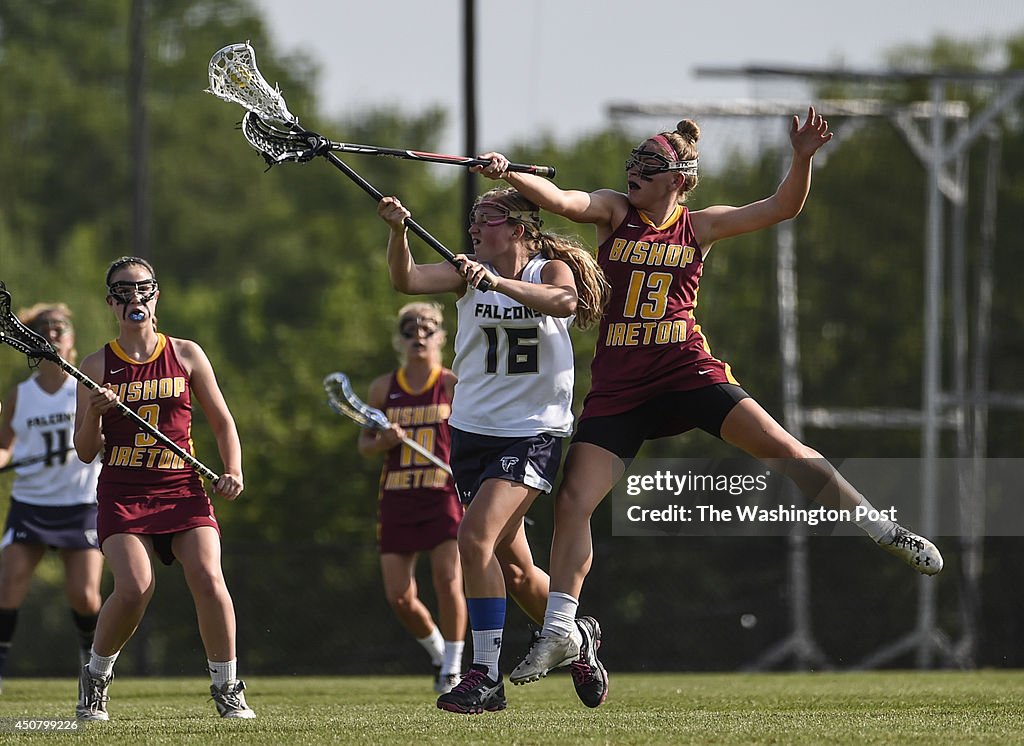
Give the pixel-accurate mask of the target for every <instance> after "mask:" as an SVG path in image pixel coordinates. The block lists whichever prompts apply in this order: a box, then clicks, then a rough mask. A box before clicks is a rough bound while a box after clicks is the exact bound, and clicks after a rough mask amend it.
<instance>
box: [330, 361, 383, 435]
mask: <svg viewBox="0 0 1024 746" xmlns="http://www.w3.org/2000/svg"><path fill="white" fill-rule="evenodd" d="M324 391H326V392H327V403H328V404H329V405H330V406H331V409H333V410H334V411H335V412H337V413H338V414H343V415H345V416H346V417H349V418H350V419H352V420H353V421H354V422H356V423H357V424H358V425H359V426H360V427H366V428H370V429H372V430H387V429H388V428H389V427H391V423H390V422H389V421H388V418H387V417H385V416H384V413H383V412H381V411H380V410H379V409H374V408H373V407H371V406H369V405H368V404H366V403H365V402H364V401H363V400H362V399H360V398H359V397H358V396H356V394H355V392H354V391H353V390H352V384H351V383H350V382H349V380H348V376H346V375H345V374H344V373H331V374H330V375H328V376H327V377H326V378H324Z"/></svg>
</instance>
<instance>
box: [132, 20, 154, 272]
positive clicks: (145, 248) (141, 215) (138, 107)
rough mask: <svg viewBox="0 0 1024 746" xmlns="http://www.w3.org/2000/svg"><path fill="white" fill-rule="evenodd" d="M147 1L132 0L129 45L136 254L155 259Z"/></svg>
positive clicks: (134, 246) (133, 224) (133, 247)
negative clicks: (152, 250)
mask: <svg viewBox="0 0 1024 746" xmlns="http://www.w3.org/2000/svg"><path fill="white" fill-rule="evenodd" d="M145 21H146V0H132V8H131V18H130V20H129V24H130V28H129V39H128V45H129V49H130V54H131V60H132V63H131V66H130V68H129V71H128V106H129V108H130V119H131V152H132V194H131V205H132V235H131V241H132V244H131V245H132V253H134V254H135V255H136V256H141V257H144V258H152V257H151V255H150V247H149V144H148V138H147V126H146V81H145V67H146V39H145V37H146V31H145V29H146V23H145Z"/></svg>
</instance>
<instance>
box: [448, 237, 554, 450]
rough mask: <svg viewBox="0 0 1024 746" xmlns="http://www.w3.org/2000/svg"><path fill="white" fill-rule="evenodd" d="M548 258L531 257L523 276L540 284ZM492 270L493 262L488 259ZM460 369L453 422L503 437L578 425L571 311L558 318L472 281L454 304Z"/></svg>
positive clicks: (457, 369)
mask: <svg viewBox="0 0 1024 746" xmlns="http://www.w3.org/2000/svg"><path fill="white" fill-rule="evenodd" d="M547 262H548V260H547V259H544V258H543V257H540V256H535V257H533V258H532V259H530V261H529V263H527V265H526V267H525V268H524V269H523V272H522V275H521V277H520V279H521V280H522V281H523V282H532V283H536V284H541V283H542V280H541V271H542V270H543V268H544V265H545V264H547ZM486 266H487V267H488V269H489V270H491V271H492V272H493V271H494V268H493V267H490V266H489V265H486ZM455 306H456V308H457V309H458V312H459V328H458V331H457V333H456V335H455V361H454V363H453V364H452V370H453V371H454V372H455V375H456V376H458V379H459V381H458V383H456V384H455V397H454V400H453V401H452V415H451V418H450V419H449V420H448V424H449V425H451V426H452V427H456V428H458V429H459V430H464V431H465V432H469V433H476V434H478V435H489V436H492V437H499V438H521V437H527V436H531V435H538V434H540V433H551V434H552V435H558V436H561V437H564V436H566V435H569V433H570V432H572V389H573V382H574V376H573V354H572V340H571V339H570V338H569V324H570V323H571V322H572V317H568V318H556V317H554V316H548V315H546V314H543V313H541V312H540V311H535V310H533V309H532V308H529V307H527V306H524V305H523V304H522V303H520V302H519V301H517V300H513V299H512V298H510V297H508V296H507V295H504V294H503V293H499V292H495V291H488V292H480V291H479V290H477V289H476V288H473V287H467V288H466V293H465V294H464V295H463V296H462V297H461V298H459V300H458V301H457V302H456V304H455Z"/></svg>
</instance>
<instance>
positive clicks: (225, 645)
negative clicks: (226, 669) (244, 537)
mask: <svg viewBox="0 0 1024 746" xmlns="http://www.w3.org/2000/svg"><path fill="white" fill-rule="evenodd" d="M171 547H172V549H173V550H174V556H175V557H176V558H177V559H178V562H180V563H181V566H182V568H183V569H184V571H185V582H186V583H187V584H188V589H189V591H190V592H191V593H192V600H193V602H194V603H195V605H196V618H197V619H198V621H199V636H200V637H201V638H202V639H203V647H204V648H206V657H207V658H208V659H209V660H211V661H218V662H222V661H232V660H234V659H235V655H236V653H235V607H234V604H233V603H232V601H231V594H230V593H228V587H227V583H226V582H225V581H224V572H223V570H222V569H221V561H220V560H221V551H220V536H219V535H218V533H217V530H216V529H215V528H213V527H211V526H200V527H198V528H194V529H191V530H189V531H184V532H182V533H180V534H176V535H175V537H174V539H173V540H172V542H171Z"/></svg>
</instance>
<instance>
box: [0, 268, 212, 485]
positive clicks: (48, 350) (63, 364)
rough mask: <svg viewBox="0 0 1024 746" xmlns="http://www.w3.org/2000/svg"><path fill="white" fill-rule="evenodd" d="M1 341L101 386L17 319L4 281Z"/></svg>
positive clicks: (200, 468) (197, 464)
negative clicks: (12, 310)
mask: <svg viewBox="0 0 1024 746" xmlns="http://www.w3.org/2000/svg"><path fill="white" fill-rule="evenodd" d="M0 342H2V343H3V344H6V345H10V346H11V347H13V348H14V349H16V350H17V351H18V352H21V353H23V354H25V355H27V356H28V357H29V359H30V360H34V359H39V358H42V359H45V360H49V361H50V362H51V363H54V364H55V365H56V366H57V367H59V368H60V369H61V370H63V371H64V372H65V373H67V374H68V375H70V376H72V377H73V378H75V379H77V380H78V381H80V382H81V383H82V385H83V386H85V387H86V388H87V389H89V390H90V391H95V390H96V389H98V388H100V386H99V384H98V383H96V382H95V381H94V380H92V379H91V378H89V376H87V375H85V373H83V372H82V371H80V370H79V369H78V368H76V367H75V366H73V365H72V364H71V363H69V362H68V361H67V360H65V359H64V358H62V357H61V356H60V355H58V354H57V350H55V349H54V347H53V345H51V344H50V343H49V342H48V341H47V340H45V339H43V338H42V337H41V336H39V335H38V334H36V333H35V332H34V331H32V330H31V329H29V328H28V327H27V326H25V325H24V324H22V323H21V321H19V320H18V317H17V316H15V315H14V314H13V313H12V312H11V294H10V293H9V292H8V290H7V286H6V285H4V283H3V282H2V281H0ZM114 407H115V409H116V410H117V411H118V412H120V413H121V414H122V415H124V416H125V417H127V418H128V419H130V420H131V421H132V422H134V423H135V424H136V425H138V426H139V427H140V428H142V429H143V430H145V431H146V432H147V433H149V434H150V435H152V436H153V437H154V438H156V439H157V440H159V441H160V442H161V443H162V444H163V445H165V446H167V448H169V449H170V450H172V451H173V452H174V453H175V454H176V455H177V456H178V457H179V458H181V460H182V461H184V462H185V463H186V464H188V465H189V466H191V467H192V468H193V469H195V470H196V471H197V472H198V473H199V475H200V476H203V477H206V478H207V479H209V480H210V481H212V482H216V481H217V480H218V479H220V476H219V475H218V474H217V473H216V472H214V471H212V470H211V469H209V468H208V467H206V466H205V465H203V463H202V462H201V461H199V460H198V459H197V458H196V457H195V456H193V455H192V454H191V453H189V452H188V451H186V450H185V449H184V448H182V447H181V446H179V445H178V444H177V443H175V442H174V441H173V440H171V439H170V438H168V437H167V436H166V435H164V434H163V433H162V432H160V431H159V430H157V429H156V428H155V427H153V426H152V425H150V424H149V423H148V422H146V420H144V419H142V418H141V417H139V415H137V414H136V413H135V412H133V411H132V410H130V409H128V407H126V406H125V405H124V404H122V403H121V402H120V401H115V402H114Z"/></svg>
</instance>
